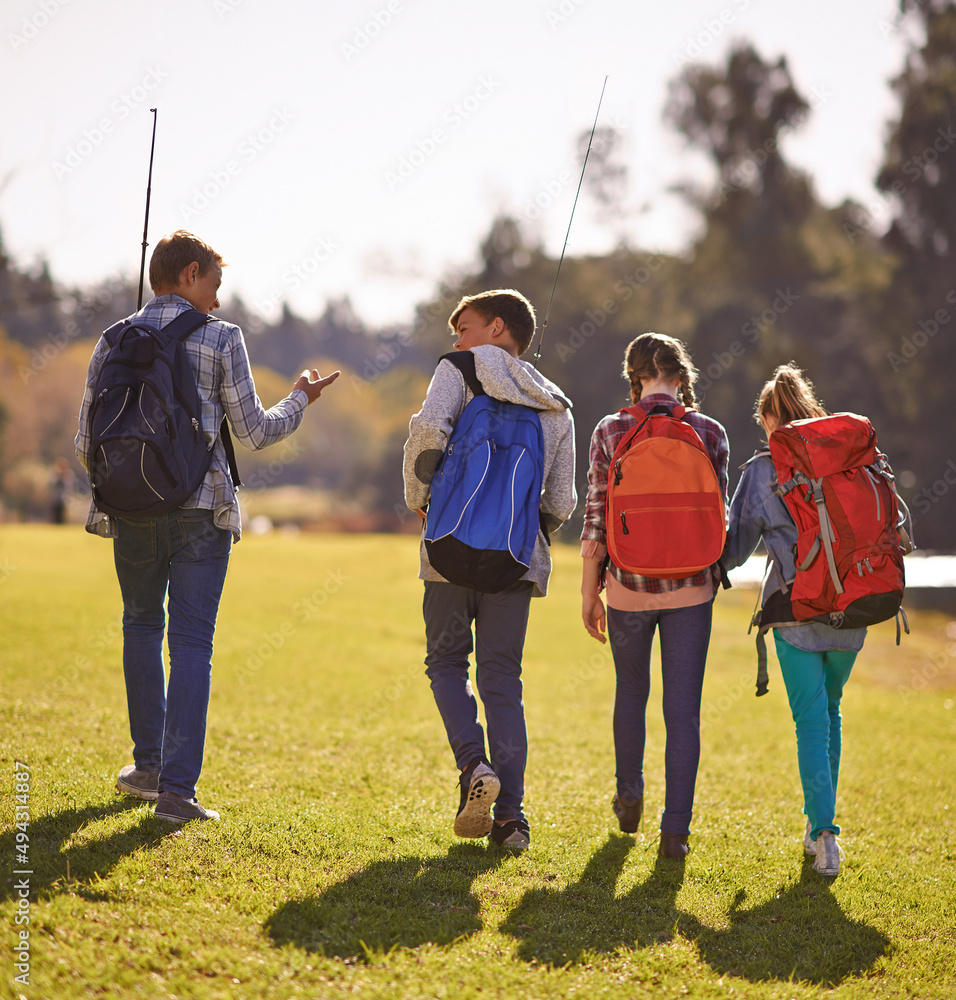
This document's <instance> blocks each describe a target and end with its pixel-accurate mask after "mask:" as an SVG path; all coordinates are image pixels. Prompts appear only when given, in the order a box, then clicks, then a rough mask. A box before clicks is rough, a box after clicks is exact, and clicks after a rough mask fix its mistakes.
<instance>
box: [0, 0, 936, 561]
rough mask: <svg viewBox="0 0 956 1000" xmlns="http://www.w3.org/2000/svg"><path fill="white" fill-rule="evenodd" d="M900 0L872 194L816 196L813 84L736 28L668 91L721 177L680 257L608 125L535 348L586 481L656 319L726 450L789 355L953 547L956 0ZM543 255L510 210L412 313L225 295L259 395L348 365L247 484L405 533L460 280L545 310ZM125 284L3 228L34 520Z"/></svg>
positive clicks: (1, 315)
mask: <svg viewBox="0 0 956 1000" xmlns="http://www.w3.org/2000/svg"><path fill="white" fill-rule="evenodd" d="M903 16H905V18H907V19H910V20H911V21H913V22H914V23H915V24H916V25H917V26H918V27H919V29H920V30H919V32H918V33H916V34H917V35H918V41H915V42H914V43H913V45H912V47H911V50H910V51H909V52H908V54H907V58H906V62H905V65H904V67H903V68H902V70H901V71H900V73H899V74H898V76H897V77H896V78H895V79H894V80H893V81H892V86H893V88H894V90H895V92H896V95H897V97H898V101H899V109H898V116H897V118H896V120H895V121H894V122H892V123H891V124H890V126H889V129H888V133H887V138H886V144H885V153H884V158H883V163H882V164H881V166H880V168H879V170H878V172H877V175H876V176H875V178H874V182H875V185H876V188H877V190H878V191H879V196H878V197H877V198H876V199H875V200H874V201H873V203H871V204H866V205H864V204H859V203H855V202H852V201H845V202H843V203H842V204H839V205H825V204H823V203H822V202H821V201H820V199H819V197H818V196H817V194H816V192H815V190H814V186H813V179H812V178H811V177H809V176H808V175H807V174H805V173H804V172H803V171H801V170H799V169H797V168H796V167H794V166H793V165H792V164H790V163H788V162H787V160H786V158H785V156H784V153H783V151H782V149H781V144H782V142H783V141H784V140H785V139H786V137H787V136H788V135H790V134H792V133H794V132H796V131H798V130H799V129H800V128H802V127H804V126H805V125H806V123H807V122H808V121H809V120H811V118H812V115H813V113H814V103H815V99H814V96H813V95H812V94H810V95H807V94H802V93H800V91H799V90H798V88H797V87H796V85H795V83H794V81H793V79H792V76H791V74H790V71H789V68H788V66H787V61H786V59H785V58H776V59H768V58H765V57H764V56H763V55H761V54H760V53H759V52H757V51H756V50H755V49H754V48H753V47H752V46H751V45H749V44H746V43H739V44H738V45H737V46H736V47H735V48H733V49H732V50H731V51H730V53H729V54H728V56H727V58H726V60H725V61H724V62H723V63H722V64H720V65H708V64H706V63H702V62H694V63H689V64H687V65H686V66H684V67H683V69H682V70H681V71H680V73H679V74H678V75H677V76H676V78H675V79H674V80H673V81H672V82H671V84H670V87H669V93H668V100H667V104H666V107H665V109H664V116H665V119H666V121H667V122H668V123H669V124H670V126H671V127H673V128H674V129H675V130H676V131H677V132H678V133H679V134H680V135H681V136H682V137H683V138H684V140H685V141H686V143H687V145H688V147H689V148H693V149H696V150H700V151H702V152H704V153H705V154H706V155H707V157H708V158H709V160H710V161H711V162H712V164H713V166H714V176H715V180H714V182H713V183H712V184H711V185H709V186H707V187H703V188H702V187H699V186H693V185H691V184H689V183H687V182H684V183H682V184H680V185H679V190H680V191H681V194H682V196H683V197H684V198H685V199H686V200H687V202H688V203H689V204H690V205H692V206H693V208H694V209H695V211H696V212H697V213H698V214H699V217H700V222H701V225H700V227H699V235H698V236H697V237H696V239H695V240H694V241H693V243H692V245H690V246H688V247H687V248H686V249H685V250H684V251H683V252H682V253H679V254H665V253H658V252H652V251H651V250H649V249H647V248H641V247H640V246H636V245H634V244H633V242H632V239H631V236H630V231H631V230H632V229H633V226H632V225H631V218H630V215H629V211H628V169H627V163H626V160H625V157H624V155H623V151H622V148H621V142H620V136H619V135H618V134H616V133H615V131H614V129H612V128H603V129H600V128H599V129H598V131H597V132H596V134H595V141H594V143H593V144H592V148H591V153H590V158H589V160H588V171H587V174H586V175H585V188H586V190H587V193H588V195H589V197H590V203H591V207H592V209H593V210H595V211H597V212H598V213H599V217H601V218H602V219H603V220H605V221H606V224H607V226H608V227H609V231H610V232H612V234H613V236H614V238H615V240H616V245H615V247H614V249H613V250H612V251H610V252H608V253H605V254H602V255H594V256H585V257H568V258H566V259H565V261H564V263H563V266H562V270H561V279H560V284H559V286H558V288H557V291H556V295H555V299H554V303H553V308H552V312H551V316H550V320H549V324H548V330H547V334H546V337H545V340H544V343H543V346H542V357H541V359H540V362H538V364H539V367H540V369H541V370H542V372H543V373H544V374H545V375H547V376H548V377H550V378H552V379H553V380H554V381H555V382H557V383H558V384H559V385H560V386H561V387H562V388H563V389H564V390H565V391H566V392H567V393H568V395H570V397H571V398H572V399H573V401H574V413H575V422H576V428H577V442H576V443H577V450H578V486H579V492H581V493H583V491H584V489H585V487H586V473H587V445H588V440H589V437H590V432H591V430H592V429H593V427H594V425H595V424H596V423H597V421H598V420H599V419H600V418H601V417H602V416H603V415H604V414H605V413H607V412H609V411H610V410H613V409H614V408H617V407H620V406H624V405H628V399H627V397H626V389H627V386H626V383H625V382H624V380H623V378H621V370H620V369H621V361H622V359H623V353H624V348H625V346H626V344H627V343H628V342H629V341H630V340H631V339H632V338H633V337H634V336H636V335H637V334H639V333H642V332H644V331H646V330H657V331H659V332H662V333H669V334H672V335H673V336H676V337H679V338H680V339H682V340H684V341H685V342H686V343H687V344H688V345H689V347H690V349H691V352H692V354H693V357H694V360H695V362H696V364H697V367H698V369H699V372H700V377H699V381H698V395H699V397H700V399H701V405H702V408H703V409H704V410H705V411H706V412H707V413H709V414H711V415H712V416H714V417H716V418H717V419H718V420H720V421H721V422H722V423H723V424H724V425H725V426H726V428H727V431H728V434H729V436H730V441H731V448H732V455H731V458H732V462H733V464H734V465H738V464H740V463H742V462H743V461H745V460H746V458H748V457H749V456H750V454H751V453H752V451H753V449H754V447H756V446H757V445H758V444H759V441H760V436H759V432H758V429H757V426H756V425H755V423H754V422H753V419H752V413H753V401H754V400H755V398H756V395H757V392H758V390H759V388H760V386H761V385H762V383H763V382H764V380H765V379H766V378H767V377H769V375H770V373H771V372H772V370H773V368H774V367H776V365H778V364H780V363H782V362H785V361H790V360H794V361H796V362H797V364H799V365H801V366H802V367H804V368H805V369H806V371H807V373H808V374H809V375H810V377H811V378H812V379H813V381H814V383H815V384H816V386H817V389H818V391H819V394H820V396H821V397H822V399H823V401H824V404H825V405H826V406H827V407H828V408H829V409H831V410H852V411H856V412H860V413H865V414H867V415H868V416H869V417H870V418H871V419H872V420H873V423H874V425H875V426H876V429H877V433H878V435H879V439H880V445H881V447H882V448H883V449H884V450H885V451H886V452H887V454H888V455H889V457H890V460H891V462H892V464H893V467H894V469H895V471H896V473H897V476H898V483H899V487H900V492H901V494H902V495H903V497H904V499H906V500H907V502H908V503H909V505H910V507H911V509H912V512H913V514H914V518H915V521H916V539H917V542H918V544H919V545H920V547H921V548H924V549H941V550H952V549H953V548H956V519H954V518H953V494H952V492H951V491H952V490H953V488H954V487H956V454H954V446H953V435H952V432H951V430H950V419H949V412H948V411H949V379H950V378H951V377H952V374H953V373H954V372H956V365H954V361H956V346H954V337H953V328H954V326H956V322H954V317H956V271H954V268H953V263H954V254H956V186H954V164H956V0H925V2H922V3H920V4H918V5H915V6H914V5H913V4H911V3H909V2H906V0H904V2H903V3H902V4H901V17H903ZM587 138H588V133H585V134H583V135H582V137H581V143H580V145H581V149H580V152H581V153H582V155H583V152H584V148H586V141H587ZM556 266H557V261H556V260H555V259H554V258H553V257H552V256H551V255H549V254H548V253H547V252H546V251H545V250H544V249H543V247H542V246H541V245H540V243H539V242H537V241H536V240H535V238H534V237H533V236H532V235H531V234H530V233H529V231H528V228H527V226H526V221H525V220H523V219H520V218H515V217H512V216H501V217H499V218H496V219H494V220H493V222H492V224H491V225H490V227H489V230H488V233H487V235H486V237H485V238H484V240H483V241H482V244H481V247H480V265H479V266H478V267H476V268H475V270H474V271H473V272H472V273H466V274H455V275H446V276H445V278H444V279H443V280H442V281H440V282H439V284H438V286H437V288H436V290H435V292H434V294H433V295H432V296H431V298H430V299H429V300H428V301H426V302H423V303H421V304H420V305H419V306H418V308H417V310H416V314H415V319H414V321H413V323H411V324H410V325H409V326H408V327H405V328H397V327H396V328H392V329H384V330H382V329H379V330H373V329H370V328H368V327H367V326H366V324H364V323H363V321H362V320H361V319H360V318H359V317H358V316H357V315H356V314H355V312H354V310H353V309H352V307H351V305H350V303H349V302H348V300H347V299H344V298H343V299H341V300H337V301H331V302H329V303H328V305H327V307H326V309H325V311H324V313H323V314H322V315H321V316H320V317H318V318H317V319H312V320H307V319H304V318H302V317H300V316H297V315H296V314H295V313H293V312H292V311H291V310H290V309H289V308H288V307H287V306H286V307H284V309H283V312H282V314H281V316H280V318H279V319H278V320H277V321H276V322H275V323H270V324H266V323H263V321H262V320H261V319H260V318H259V317H258V316H256V315H255V314H254V313H252V312H251V311H250V310H249V309H248V308H247V307H246V305H245V304H244V303H243V302H242V301H241V300H240V299H238V298H234V299H233V300H232V301H231V302H228V303H227V304H226V305H225V306H224V308H223V309H222V310H221V315H222V316H223V317H224V318H226V319H228V320H230V321H232V322H236V323H239V325H241V326H242V327H243V330H244V331H245V332H246V339H247V344H248V348H249V354H250V358H251V360H252V362H253V365H254V367H255V368H256V374H257V383H258V384H259V386H260V390H261V395H262V397H263V401H264V403H266V405H269V404H270V403H271V402H274V401H275V399H278V398H279V397H280V396H281V395H284V393H285V391H286V390H287V386H286V382H287V381H288V379H287V378H286V377H285V376H283V377H281V378H280V376H278V375H276V374H275V373H276V372H283V373H291V372H295V371H298V370H301V368H302V367H303V366H305V365H309V364H318V365H319V366H320V367H321V366H326V367H327V366H328V365H330V364H331V365H334V366H335V367H341V368H342V369H343V372H344V373H345V377H344V383H343V384H342V385H340V386H338V387H337V390H336V392H335V393H328V394H327V396H326V397H323V401H322V402H323V419H322V421H314V422H311V423H310V427H311V430H309V429H304V430H303V431H300V435H303V437H302V440H301V441H300V442H299V443H298V445H297V446H296V447H295V448H292V449H287V451H288V452H289V453H288V454H284V455H283V456H282V457H281V458H279V459H277V458H276V456H258V455H246V454H243V455H242V456H241V458H242V464H243V469H244V470H248V471H247V472H246V478H247V482H248V481H249V480H250V478H251V479H252V481H253V482H254V483H255V484H257V485H256V486H254V489H259V488H261V489H267V488H269V487H271V486H275V485H279V484H298V485H301V486H306V487H311V488H315V489H319V490H323V491H325V492H327V493H328V494H329V496H330V497H332V498H333V506H335V507H338V508H339V509H342V510H346V509H347V510H349V511H351V512H352V513H353V514H354V515H355V516H356V517H357V518H358V520H359V523H361V524H362V525H363V526H368V527H375V528H378V529H380V530H398V529H402V528H408V525H409V522H408V521H407V519H405V518H404V514H403V504H402V484H401V475H400V468H401V447H402V444H403V442H404V439H405V432H406V428H407V421H408V418H409V416H410V415H411V414H412V413H413V412H414V411H415V410H416V409H417V408H418V405H419V404H420V402H421V399H422V398H423V396H424V390H425V386H426V385H427V381H428V378H429V377H430V374H431V371H432V370H433V368H434V364H435V361H436V359H437V357H438V356H439V355H440V354H442V353H444V352H446V351H447V350H448V349H449V348H450V343H451V341H450V339H449V336H448V329H447V317H448V315H449V314H450V312H451V311H452V309H453V308H454V305H455V304H456V302H457V301H458V298H459V297H460V296H461V295H462V294H466V293H470V292H475V291H479V290H483V289H485V288H491V287H516V288H518V289H519V290H521V291H522V292H523V293H524V294H525V295H527V296H528V297H529V298H530V299H531V301H532V302H533V303H534V304H535V305H536V307H537V309H538V313H539V322H540V319H541V318H542V316H543V312H544V308H545V306H546V304H547V302H548V299H549V295H550V292H551V287H552V284H553V281H554V276H555V270H556ZM135 300H136V289H135V287H134V286H133V285H132V284H131V283H130V282H129V281H128V280H127V279H126V278H124V277H123V276H120V275H115V276H112V277H110V278H107V279H104V281H103V282H102V283H101V284H100V285H99V286H97V287H93V288H86V289H69V288H64V287H62V286H60V285H59V284H58V283H57V282H56V281H55V280H54V279H53V277H52V276H51V275H50V274H49V272H48V269H47V268H46V267H45V266H43V265H40V266H38V267H36V268H33V269H30V268H23V267H19V266H18V265H17V264H16V262H14V261H13V260H11V259H10V258H9V257H8V255H7V254H6V253H5V252H4V250H3V248H2V244H0V458H2V463H0V475H2V478H0V501H2V502H3V504H4V505H5V507H6V508H7V509H8V510H12V511H14V512H16V513H18V514H19V515H20V516H38V514H39V511H40V510H41V508H42V503H41V501H40V499H39V497H40V496H41V494H42V492H43V489H45V484H46V480H47V477H48V470H49V468H50V466H51V465H52V463H53V462H54V461H55V459H56V458H57V457H59V456H61V455H62V456H70V457H72V454H73V450H72V437H73V433H74V425H75V418H76V411H77V409H78V406H79V398H80V394H81V393H82V386H83V378H84V376H85V370H86V363H87V361H88V358H89V353H90V350H91V349H92V340H93V338H95V337H97V336H98V335H99V333H100V332H101V331H102V330H103V329H104V328H105V327H106V326H108V325H109V324H110V323H112V322H114V321H115V319H116V318H118V317H121V316H123V315H127V314H128V313H130V312H132V311H133V310H134V309H135ZM51 331H52V332H51ZM526 357H527V358H530V355H526ZM343 389H347V391H342V390H343ZM270 397H274V398H270ZM312 425H314V426H312ZM76 469H77V472H79V468H78V467H76ZM573 531H574V526H572V528H571V530H570V531H567V532H564V533H562V534H565V536H566V537H572V535H573Z"/></svg>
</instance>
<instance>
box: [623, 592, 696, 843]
mask: <svg viewBox="0 0 956 1000" xmlns="http://www.w3.org/2000/svg"><path fill="white" fill-rule="evenodd" d="M712 618H713V602H712V601H707V602H705V603H704V604H695V605H692V606H691V607H689V608H662V609H660V610H656V611H618V610H617V609H616V608H608V609H607V626H608V637H609V639H610V642H611V652H612V653H613V655H614V670H615V672H616V674H617V689H616V692H615V696H614V754H615V758H616V761H617V792H618V795H620V796H621V797H622V798H626V799H638V798H642V797H643V795H644V743H645V740H646V735H647V727H646V721H645V714H646V710H647V698H648V695H649V694H650V690H651V643H652V642H653V639H654V632H655V631H656V630H660V636H661V674H662V680H663V708H664V726H665V729H666V731H667V737H666V742H665V746H664V786H665V788H664V813H663V815H662V816H661V832H662V833H674V834H677V835H678V836H681V837H682V836H686V835H687V834H688V833H689V832H690V822H691V819H692V817H693V812H694V789H695V787H696V785H697V765H698V764H699V763H700V698H701V691H702V690H703V686H704V665H705V663H706V662H707V647H708V646H709V645H710V627H711V620H712Z"/></svg>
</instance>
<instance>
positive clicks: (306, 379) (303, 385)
mask: <svg viewBox="0 0 956 1000" xmlns="http://www.w3.org/2000/svg"><path fill="white" fill-rule="evenodd" d="M341 374H342V373H341V372H340V371H335V372H332V374H331V375H326V376H325V378H321V377H320V375H319V372H318V369H316V368H313V369H312V371H311V373H310V372H309V371H308V369H306V370H305V371H304V372H303V373H302V374H301V375H300V376H299V377H298V378H297V379H296V382H295V385H294V386H293V387H292V389H293V391H295V390H296V389H301V390H302V391H303V392H304V393H305V394H306V395H307V396H308V397H309V402H310V403H314V402H315V401H316V400H317V399H318V398H319V396H321V395H322V390H323V389H324V388H325V387H326V386H327V385H331V384H332V383H333V382H334V381H335V380H336V379H337V378H338V377H339V375H341Z"/></svg>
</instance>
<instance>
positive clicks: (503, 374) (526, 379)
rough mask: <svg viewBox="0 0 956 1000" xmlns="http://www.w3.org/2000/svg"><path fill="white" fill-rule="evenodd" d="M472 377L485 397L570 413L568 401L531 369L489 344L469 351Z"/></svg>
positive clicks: (519, 360) (553, 385) (527, 363)
mask: <svg viewBox="0 0 956 1000" xmlns="http://www.w3.org/2000/svg"><path fill="white" fill-rule="evenodd" d="M471 353H472V354H474V356H475V373H476V374H477V376H478V381H479V382H481V385H482V388H484V390H485V392H487V393H488V395H489V396H492V397H493V398H495V399H500V400H503V401H504V402H506V403H521V404H523V405H524V406H530V407H531V408H532V409H533V410H570V409H571V400H570V399H568V398H567V396H565V395H564V393H563V392H562V391H561V390H560V389H559V388H558V386H556V385H555V384H554V383H553V382H552V381H550V380H549V379H546V378H545V377H544V376H543V375H542V374H541V372H539V371H538V369H537V368H535V367H534V365H532V364H530V363H529V362H527V361H522V360H521V359H520V358H515V357H512V356H511V355H510V354H509V353H508V352H507V351H505V350H502V349H501V348H500V347H495V346H494V345H493V344H483V345H482V346H480V347H473V348H472V349H471Z"/></svg>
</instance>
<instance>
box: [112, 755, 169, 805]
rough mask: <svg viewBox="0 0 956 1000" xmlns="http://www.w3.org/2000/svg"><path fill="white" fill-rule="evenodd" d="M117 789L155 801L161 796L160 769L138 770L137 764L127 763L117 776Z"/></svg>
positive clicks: (139, 797)
mask: <svg viewBox="0 0 956 1000" xmlns="http://www.w3.org/2000/svg"><path fill="white" fill-rule="evenodd" d="M116 790H117V791H118V792H125V793H126V794H127V795H135V796H136V798H138V799H146V800H147V801H148V802H155V801H156V799H158V798H159V771H137V770H136V765H135V764H127V765H126V767H124V768H123V770H122V771H120V773H119V775H118V776H117V778H116Z"/></svg>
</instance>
